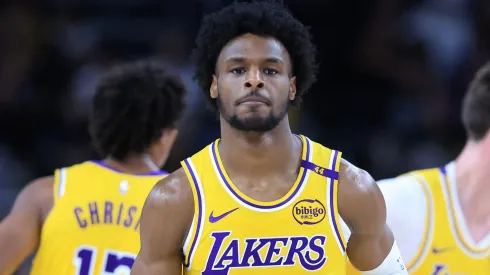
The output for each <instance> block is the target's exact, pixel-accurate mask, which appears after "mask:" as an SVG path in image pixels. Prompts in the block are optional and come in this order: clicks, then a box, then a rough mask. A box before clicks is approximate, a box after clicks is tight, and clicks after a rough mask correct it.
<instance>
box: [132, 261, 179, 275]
mask: <svg viewBox="0 0 490 275" xmlns="http://www.w3.org/2000/svg"><path fill="white" fill-rule="evenodd" d="M181 274H182V264H181V263H180V261H179V260H178V259H174V260H172V261H152V262H148V261H145V260H144V259H142V257H140V256H138V258H136V261H135V262H134V265H133V268H132V269H131V275H181Z"/></svg>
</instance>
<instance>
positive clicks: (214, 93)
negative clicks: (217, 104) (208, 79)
mask: <svg viewBox="0 0 490 275" xmlns="http://www.w3.org/2000/svg"><path fill="white" fill-rule="evenodd" d="M209 96H210V97H211V98H215V99H216V98H218V78H217V77H216V75H214V74H213V82H212V83H211V88H209Z"/></svg>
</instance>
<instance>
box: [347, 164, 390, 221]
mask: <svg viewBox="0 0 490 275" xmlns="http://www.w3.org/2000/svg"><path fill="white" fill-rule="evenodd" d="M337 196H338V207H339V214H340V216H341V218H342V219H343V220H344V221H345V222H346V223H347V224H348V225H349V227H357V225H359V226H360V225H366V224H374V225H378V224H383V225H384V224H385V218H386V207H385V202H384V199H383V195H382V194H381V191H380V190H379V187H378V185H377V184H376V182H375V180H374V179H373V177H371V175H370V174H369V173H368V172H366V171H365V170H363V169H360V168H358V167H356V166H355V165H353V164H351V163H349V162H348V161H346V160H345V159H341V163H340V169H339V188H338V195H337Z"/></svg>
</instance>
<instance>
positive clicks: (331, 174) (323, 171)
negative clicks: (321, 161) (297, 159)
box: [301, 160, 339, 180]
mask: <svg viewBox="0 0 490 275" xmlns="http://www.w3.org/2000/svg"><path fill="white" fill-rule="evenodd" d="M301 167H303V168H305V169H308V170H311V171H313V172H315V173H317V174H318V175H321V176H324V177H327V178H331V179H334V180H338V179H339V172H337V171H335V170H332V169H328V168H323V167H321V166H318V165H316V164H314V163H311V162H309V161H306V160H301Z"/></svg>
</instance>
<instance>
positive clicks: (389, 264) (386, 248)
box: [347, 228, 408, 275]
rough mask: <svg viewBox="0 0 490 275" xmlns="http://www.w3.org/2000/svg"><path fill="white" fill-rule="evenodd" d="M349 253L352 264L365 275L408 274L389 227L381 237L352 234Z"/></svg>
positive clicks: (348, 246) (348, 247)
mask: <svg viewBox="0 0 490 275" xmlns="http://www.w3.org/2000/svg"><path fill="white" fill-rule="evenodd" d="M347 254H348V256H349V260H350V262H351V263H352V265H353V266H354V267H355V268H356V269H358V270H359V271H361V274H363V275H401V274H408V273H407V269H406V267H405V264H404V263H403V260H402V257H401V254H400V251H399V249H398V247H397V245H396V241H395V240H394V238H393V234H392V233H391V231H390V230H389V228H386V230H385V232H384V234H382V235H380V236H379V237H376V236H362V235H357V236H356V234H352V235H351V237H350V239H349V242H348V245H347Z"/></svg>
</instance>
